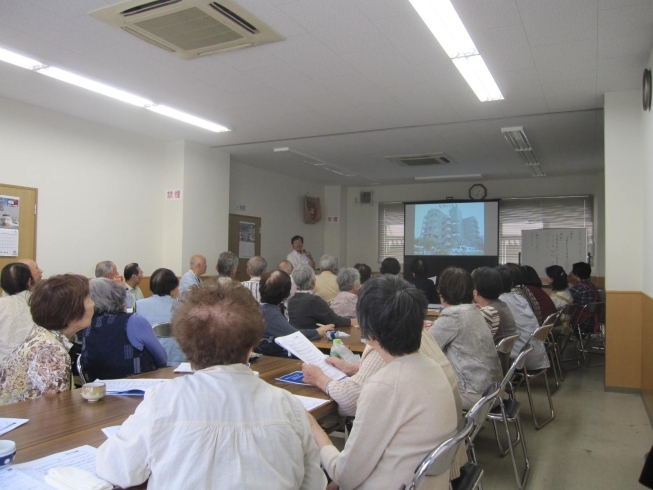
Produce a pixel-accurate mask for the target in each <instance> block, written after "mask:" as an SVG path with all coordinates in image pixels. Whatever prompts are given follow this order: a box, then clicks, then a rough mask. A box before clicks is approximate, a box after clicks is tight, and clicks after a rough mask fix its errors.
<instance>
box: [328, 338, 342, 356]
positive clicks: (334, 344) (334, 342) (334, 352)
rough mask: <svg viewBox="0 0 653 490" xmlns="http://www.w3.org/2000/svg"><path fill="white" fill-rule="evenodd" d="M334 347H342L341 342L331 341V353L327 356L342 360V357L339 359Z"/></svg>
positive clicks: (337, 340)
mask: <svg viewBox="0 0 653 490" xmlns="http://www.w3.org/2000/svg"><path fill="white" fill-rule="evenodd" d="M336 345H343V344H342V340H340V339H333V345H332V346H331V352H330V353H329V355H330V356H331V357H337V358H338V359H342V357H340V354H338V352H337V351H336V349H335V347H336Z"/></svg>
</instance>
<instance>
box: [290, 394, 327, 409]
mask: <svg viewBox="0 0 653 490" xmlns="http://www.w3.org/2000/svg"><path fill="white" fill-rule="evenodd" d="M295 396H296V397H297V398H299V401H300V402H302V405H304V408H305V409H306V410H307V411H309V412H310V411H311V410H315V409H316V408H317V407H321V406H322V405H326V404H327V403H329V402H330V401H331V400H323V399H322V398H313V397H311V396H301V395H295Z"/></svg>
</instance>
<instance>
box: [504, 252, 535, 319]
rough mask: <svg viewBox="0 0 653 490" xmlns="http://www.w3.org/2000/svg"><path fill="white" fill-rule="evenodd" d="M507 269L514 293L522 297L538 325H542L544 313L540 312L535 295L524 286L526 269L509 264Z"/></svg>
mask: <svg viewBox="0 0 653 490" xmlns="http://www.w3.org/2000/svg"><path fill="white" fill-rule="evenodd" d="M505 267H506V268H507V269H508V272H510V280H511V281H512V292H513V293H515V294H518V295H520V296H522V297H523V298H524V299H525V300H526V301H527V302H528V305H529V306H530V307H531V310H533V314H534V315H535V318H536V319H537V323H538V324H540V325H541V324H542V312H541V311H540V304H539V303H538V302H537V299H536V298H535V296H533V293H531V292H530V291H529V290H528V288H526V286H524V269H523V268H522V266H521V265H519V264H514V263H512V262H507V263H506V265H505Z"/></svg>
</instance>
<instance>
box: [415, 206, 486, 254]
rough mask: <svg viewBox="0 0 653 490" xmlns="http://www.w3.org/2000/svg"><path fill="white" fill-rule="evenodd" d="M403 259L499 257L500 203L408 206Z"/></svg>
mask: <svg viewBox="0 0 653 490" xmlns="http://www.w3.org/2000/svg"><path fill="white" fill-rule="evenodd" d="M404 227H405V229H404V243H405V245H404V255H406V256H409V255H431V256H433V255H437V256H482V257H487V256H498V255H499V202H498V201H480V202H476V201H439V202H428V203H407V204H406V205H405V218H404Z"/></svg>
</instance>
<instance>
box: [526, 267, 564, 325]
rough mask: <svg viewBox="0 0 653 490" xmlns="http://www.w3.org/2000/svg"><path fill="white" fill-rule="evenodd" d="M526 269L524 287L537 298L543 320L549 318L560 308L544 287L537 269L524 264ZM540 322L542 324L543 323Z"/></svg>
mask: <svg viewBox="0 0 653 490" xmlns="http://www.w3.org/2000/svg"><path fill="white" fill-rule="evenodd" d="M522 268H523V269H524V287H525V288H526V289H528V290H529V291H530V292H531V294H532V295H533V296H534V297H535V299H536V300H537V304H538V305H539V307H540V313H541V314H542V322H544V320H546V319H547V317H548V316H549V315H552V314H553V313H556V312H557V311H558V309H557V308H556V305H555V304H554V303H553V301H552V300H551V297H550V296H549V295H548V294H547V293H546V292H545V291H544V290H543V289H542V280H541V279H540V276H539V275H538V273H537V271H536V270H535V269H533V268H532V267H531V266H530V265H523V266H522ZM542 322H540V324H541V323H542Z"/></svg>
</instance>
